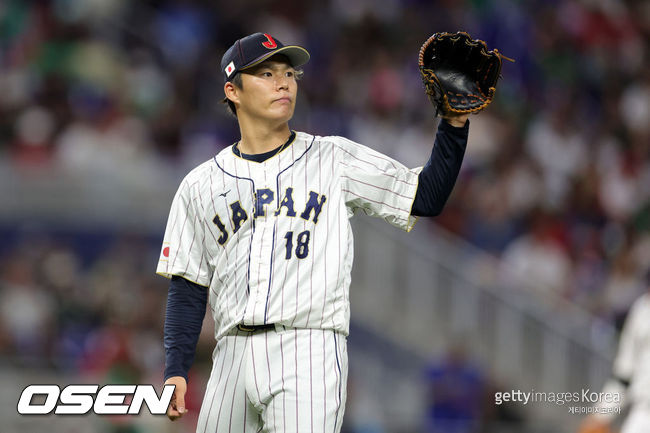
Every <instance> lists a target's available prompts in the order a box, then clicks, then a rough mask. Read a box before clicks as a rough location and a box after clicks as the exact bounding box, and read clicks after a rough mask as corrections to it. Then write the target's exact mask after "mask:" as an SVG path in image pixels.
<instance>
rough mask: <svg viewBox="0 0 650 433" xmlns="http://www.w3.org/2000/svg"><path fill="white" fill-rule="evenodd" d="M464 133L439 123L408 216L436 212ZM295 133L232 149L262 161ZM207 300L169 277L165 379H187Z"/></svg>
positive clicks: (450, 183)
mask: <svg viewBox="0 0 650 433" xmlns="http://www.w3.org/2000/svg"><path fill="white" fill-rule="evenodd" d="M468 134H469V121H468V122H466V123H465V126H462V127H460V128H456V127H454V126H451V125H450V124H449V123H447V122H446V121H444V120H442V121H441V122H440V125H438V132H437V133H436V141H435V143H434V145H433V150H432V151H431V157H430V158H429V160H428V161H427V163H426V164H425V166H424V167H423V169H422V171H421V172H420V174H419V175H418V189H417V191H416V193H415V199H414V200H413V205H412V207H411V214H412V215H414V216H436V215H439V214H440V212H441V211H442V208H443V207H444V206H445V203H446V202H447V199H448V198H449V195H450V194H451V191H452V189H453V187H454V184H455V183H456V178H457V177H458V173H459V172H460V166H461V163H462V161H463V156H464V155H465V148H466V147H467V136H468ZM295 136H296V133H295V132H291V136H290V137H289V139H288V140H287V142H286V143H284V144H283V145H282V146H278V147H276V148H275V149H273V150H271V151H270V152H265V153H260V154H255V155H247V154H242V153H241V152H240V151H239V149H238V148H237V146H236V145H235V146H233V147H232V150H233V152H234V153H235V154H236V155H237V156H240V157H242V158H244V159H248V160H251V161H256V162H264V161H265V160H267V159H268V158H271V157H273V156H275V155H276V154H277V153H278V151H279V150H280V148H281V147H283V146H286V145H288V144H290V143H291V142H292V141H293V140H294V138H295ZM207 301H208V288H207V287H205V286H201V285H199V284H196V283H193V282H191V281H188V280H186V279H184V278H182V277H179V276H172V279H171V282H170V284H169V292H168V294H167V311H166V313H165V330H164V332H165V336H164V345H165V380H167V379H168V378H170V377H172V376H182V377H184V378H185V380H187V373H188V372H189V370H190V367H191V366H192V362H194V354H195V352H196V343H197V341H198V339H199V334H200V333H201V326H202V324H203V317H204V316H205V310H206V306H207Z"/></svg>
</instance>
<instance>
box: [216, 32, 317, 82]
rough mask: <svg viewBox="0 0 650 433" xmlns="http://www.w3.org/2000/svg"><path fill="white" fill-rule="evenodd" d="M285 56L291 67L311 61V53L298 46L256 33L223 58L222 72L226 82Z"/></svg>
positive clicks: (234, 45)
mask: <svg viewBox="0 0 650 433" xmlns="http://www.w3.org/2000/svg"><path fill="white" fill-rule="evenodd" d="M280 53H282V54H284V55H285V56H287V57H288V58H289V62H290V63H291V66H293V67H294V68H297V67H298V66H302V65H304V64H305V63H307V62H308V61H309V53H308V52H307V50H306V49H304V48H303V47H299V46H297V45H284V44H283V43H282V42H280V41H279V40H277V39H276V38H274V37H273V36H271V35H269V34H267V33H254V34H252V35H249V36H246V37H245V38H241V39H239V40H237V42H235V43H234V44H233V45H232V47H230V48H228V51H226V53H225V54H224V55H223V57H222V58H221V71H223V76H224V79H225V81H229V80H230V79H231V78H232V77H233V76H234V75H235V74H236V73H237V72H239V71H242V70H244V69H246V68H250V67H251V66H255V65H257V64H259V63H261V62H263V61H264V60H266V59H268V58H269V57H271V56H273V55H275V54H280Z"/></svg>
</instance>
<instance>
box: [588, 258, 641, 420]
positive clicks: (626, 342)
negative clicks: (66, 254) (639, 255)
mask: <svg viewBox="0 0 650 433" xmlns="http://www.w3.org/2000/svg"><path fill="white" fill-rule="evenodd" d="M645 283H646V286H647V291H646V293H645V294H644V295H642V296H641V297H640V298H639V299H637V300H636V301H635V302H634V304H633V305H632V308H631V309H630V312H629V314H628V317H627V319H626V320H625V325H624V326H623V331H622V332H621V337H620V340H619V347H618V353H617V354H616V359H615V360H614V367H613V375H612V378H611V379H610V380H609V381H608V382H607V383H606V384H605V387H604V388H603V391H602V393H603V394H604V395H607V394H609V395H612V396H613V395H614V394H618V397H619V398H618V399H616V400H617V402H616V403H611V401H610V402H608V401H607V400H606V399H603V401H601V402H599V403H598V404H597V405H596V413H595V414H594V415H590V416H589V417H587V418H586V419H585V421H584V422H583V424H582V425H581V428H580V432H581V433H588V432H594V433H595V432H608V431H610V429H609V425H610V424H611V422H612V421H613V420H614V418H615V417H616V414H617V413H618V412H617V411H615V410H613V409H616V406H618V409H620V408H621V407H622V406H629V408H630V410H629V413H628V415H627V418H626V419H625V422H624V423H623V426H622V428H621V433H647V432H648V431H650V321H649V320H648V319H649V318H650V269H649V270H648V271H647V272H646V281H645ZM609 400H613V398H610V399H609Z"/></svg>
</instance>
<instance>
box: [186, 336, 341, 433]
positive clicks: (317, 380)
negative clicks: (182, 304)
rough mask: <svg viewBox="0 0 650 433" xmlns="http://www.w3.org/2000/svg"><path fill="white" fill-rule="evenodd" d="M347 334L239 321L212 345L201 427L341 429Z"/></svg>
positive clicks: (237, 432) (294, 431)
mask: <svg viewBox="0 0 650 433" xmlns="http://www.w3.org/2000/svg"><path fill="white" fill-rule="evenodd" d="M346 344H347V339H346V337H345V336H344V335H342V334H340V333H338V332H335V331H332V330H322V329H296V328H289V327H284V326H282V325H276V327H275V330H273V329H271V330H267V331H258V332H254V333H249V332H243V331H240V330H238V329H233V331H231V332H230V333H229V334H228V335H226V336H224V337H223V338H221V339H220V340H219V341H218V342H217V345H216V347H215V350H214V352H213V356H212V359H213V365H212V372H211V374H210V379H209V381H208V384H207V387H206V392H205V396H204V399H203V404H202V406H201V412H200V414H199V419H198V423H197V428H196V432H197V433H215V432H218V433H222V432H231V433H256V432H268V433H298V432H300V433H305V432H311V433H338V432H339V431H340V430H341V424H342V421H343V412H344V409H345V400H346V383H347V365H348V363H347V346H346Z"/></svg>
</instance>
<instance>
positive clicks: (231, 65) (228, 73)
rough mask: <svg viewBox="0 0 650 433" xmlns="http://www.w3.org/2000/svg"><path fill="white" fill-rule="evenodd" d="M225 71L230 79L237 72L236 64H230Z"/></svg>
mask: <svg viewBox="0 0 650 433" xmlns="http://www.w3.org/2000/svg"><path fill="white" fill-rule="evenodd" d="M224 71H225V72H226V77H230V76H231V75H232V73H233V72H235V63H234V62H230V63H228V66H226V69H224Z"/></svg>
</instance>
